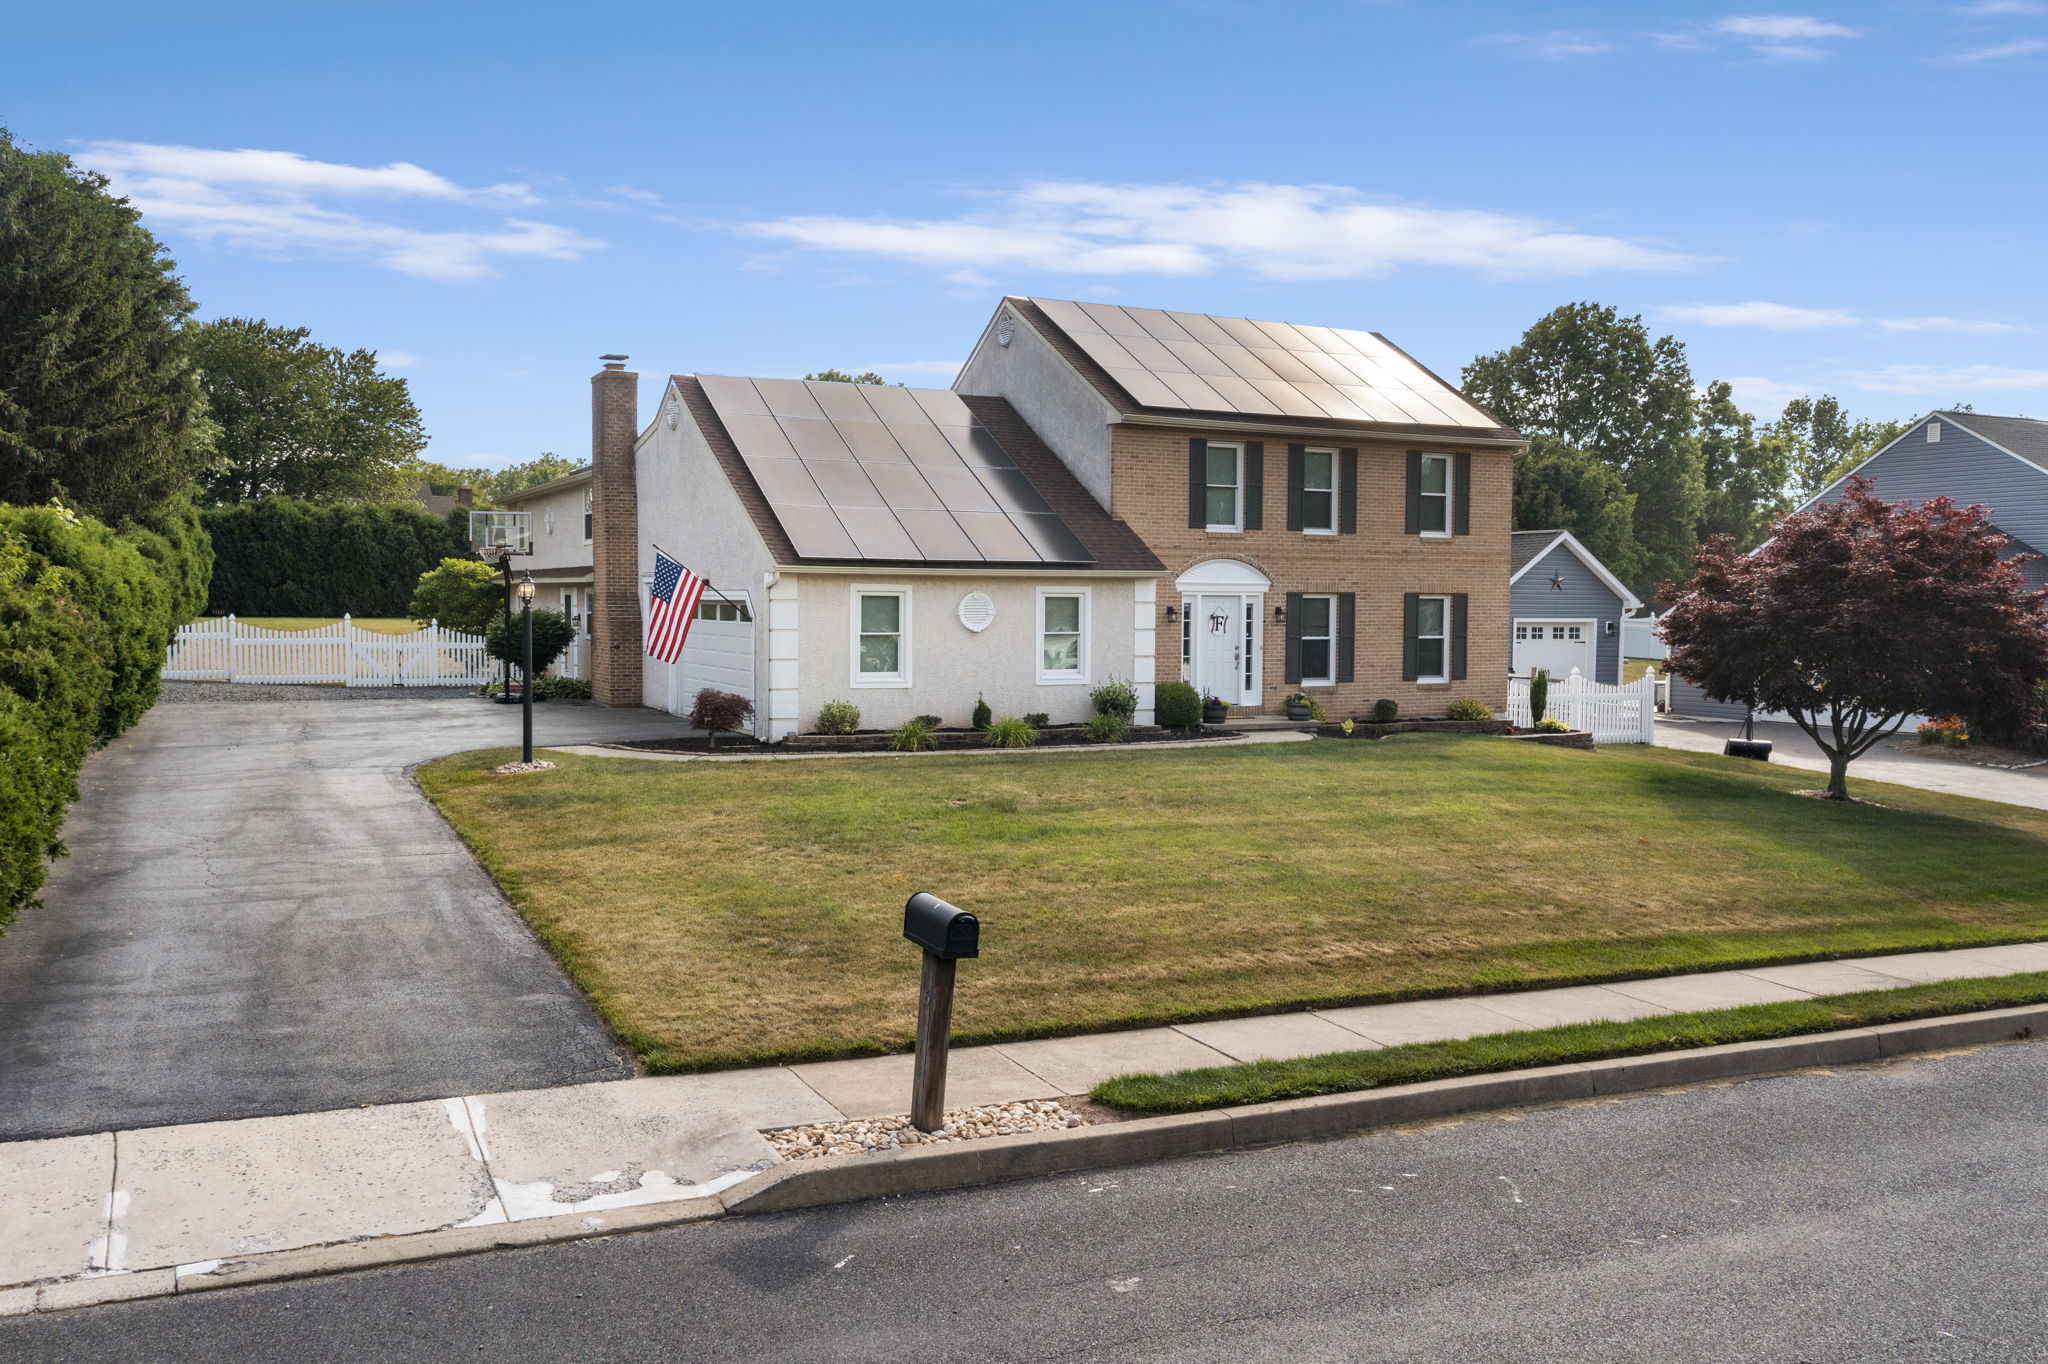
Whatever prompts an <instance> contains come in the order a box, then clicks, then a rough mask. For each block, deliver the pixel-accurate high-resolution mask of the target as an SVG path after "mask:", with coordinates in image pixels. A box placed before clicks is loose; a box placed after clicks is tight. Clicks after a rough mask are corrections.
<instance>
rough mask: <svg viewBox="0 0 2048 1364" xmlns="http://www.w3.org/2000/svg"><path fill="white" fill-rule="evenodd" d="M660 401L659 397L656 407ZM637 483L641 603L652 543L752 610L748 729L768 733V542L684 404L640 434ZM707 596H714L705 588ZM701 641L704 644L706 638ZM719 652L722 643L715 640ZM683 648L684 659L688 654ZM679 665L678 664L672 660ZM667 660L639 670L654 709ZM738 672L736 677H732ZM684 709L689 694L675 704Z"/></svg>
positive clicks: (666, 694) (666, 688)
mask: <svg viewBox="0 0 2048 1364" xmlns="http://www.w3.org/2000/svg"><path fill="white" fill-rule="evenodd" d="M666 406H667V403H666V397H664V401H663V409H664V411H665V409H666ZM634 476H635V478H636V480H637V483H638V486H639V510H640V572H639V579H640V583H641V587H640V605H641V609H642V611H643V612H644V611H645V610H646V606H647V589H646V583H647V581H648V580H649V579H650V578H652V577H653V576H654V547H655V546H656V545H660V546H661V548H663V549H664V550H666V551H668V553H669V554H670V555H671V556H673V557H674V558H676V559H677V560H679V561H680V562H681V563H682V564H683V565H684V566H685V567H686V568H689V569H691V570H692V571H694V572H697V573H701V574H703V575H704V576H705V578H706V579H708V580H709V582H710V584H711V586H713V587H715V588H717V589H718V590H719V591H720V592H722V593H724V594H725V595H726V596H727V597H730V598H732V599H733V600H735V601H743V602H745V603H746V604H747V606H748V609H749V610H750V611H751V612H752V614H753V616H754V621H755V628H754V630H753V646H752V647H753V652H754V661H753V670H752V675H753V678H754V696H753V701H754V707H755V710H756V716H755V721H754V724H755V731H754V732H755V733H756V734H759V735H763V736H765V735H766V734H767V733H768V707H767V704H766V701H767V697H766V695H765V689H764V687H763V686H762V679H763V678H765V677H766V676H767V674H768V667H767V638H768V631H767V630H766V629H765V628H763V626H762V624H761V621H762V618H763V616H764V615H765V614H766V613H765V610H764V607H765V606H766V602H767V584H768V578H769V575H770V574H772V573H773V572H774V569H775V563H774V560H773V559H772V558H771V557H770V556H769V553H768V547H767V546H766V545H765V544H763V543H762V541H761V536H760V534H759V532H757V531H756V530H755V529H754V522H753V518H752V517H751V516H749V515H748V514H747V509H746V508H745V507H744V506H742V505H741V504H740V499H739V495H738V494H737V493H735V492H734V491H733V488H732V484H731V483H730V482H728V481H727V480H726V477H725V472H724V470H722V469H721V468H720V467H719V466H718V461H717V459H716V457H715V456H713V455H712V453H711V450H710V447H708V446H707V445H706V444H705V443H704V437H703V433H701V432H700V431H698V429H697V427H696V424H695V423H694V422H692V421H691V420H690V414H689V411H688V409H687V408H684V409H680V410H679V412H678V419H677V421H676V424H675V426H674V427H673V428H671V427H670V426H669V424H668V421H667V419H666V416H665V415H657V416H656V418H655V421H654V422H653V424H652V425H650V426H649V427H648V429H647V432H646V433H645V434H644V435H642V436H641V438H640V443H639V445H638V447H637V449H636V454H635V460H634ZM705 600H706V601H715V600H717V597H716V596H715V595H714V594H712V593H710V592H706V593H705ZM706 642H707V643H709V642H711V641H710V640H709V637H708V636H707V641H706ZM717 642H718V644H719V645H720V648H721V649H724V648H727V647H729V645H728V642H727V641H725V640H723V639H721V640H719V641H717ZM687 647H688V646H686V659H687ZM676 666H678V667H681V666H683V665H682V664H678V665H676ZM669 672H670V665H668V664H666V663H663V662H662V661H661V660H659V659H655V658H649V659H646V660H644V661H643V663H642V667H641V704H643V705H646V706H649V707H651V708H653V709H655V710H668V709H670V705H671V693H672V688H671V681H670V677H669ZM735 675H737V674H735ZM682 706H683V708H684V709H687V708H688V698H687V697H685V698H684V699H683V702H682Z"/></svg>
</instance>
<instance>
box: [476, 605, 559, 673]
mask: <svg viewBox="0 0 2048 1364" xmlns="http://www.w3.org/2000/svg"><path fill="white" fill-rule="evenodd" d="M575 639H576V627H575V626H573V625H571V624H570V623H569V618H568V617H567V616H565V615H563V614H562V613H561V612H560V611H548V610H544V609H542V608H539V607H536V608H535V609H534V613H533V675H534V676H535V677H539V676H540V675H541V674H542V673H544V672H546V671H547V670H548V669H549V668H551V667H553V666H554V664H555V660H556V659H558V658H560V657H561V656H562V655H563V654H565V653H567V652H569V645H570V644H571V643H573V642H574V641H575ZM484 651H485V652H486V653H488V654H490V656H491V657H492V658H495V659H497V660H498V661H499V662H501V663H510V664H511V665H512V666H513V667H515V668H517V667H521V666H523V665H524V664H525V661H526V627H525V626H524V625H523V624H522V623H521V622H520V619H519V612H517V611H514V612H513V613H512V623H511V624H509V625H508V624H506V623H505V618H504V617H503V616H494V617H492V619H491V623H490V624H489V625H487V626H485V627H484Z"/></svg>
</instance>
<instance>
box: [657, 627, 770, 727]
mask: <svg viewBox="0 0 2048 1364" xmlns="http://www.w3.org/2000/svg"><path fill="white" fill-rule="evenodd" d="M668 678H669V682H668V708H669V713H670V714H672V715H685V714H688V713H689V710H690V706H691V704H692V703H693V702H694V701H695V700H696V699H697V693H698V692H700V691H702V690H703V689H704V688H706V687H716V688H717V689H718V690H720V691H729V692H736V693H738V694H739V695H741V696H744V697H746V698H747V699H748V700H749V701H752V700H754V622H753V619H752V617H751V615H750V613H749V612H748V610H747V608H746V607H745V606H743V605H738V604H735V603H732V602H713V601H707V602H702V603H699V605H698V607H697V620H696V622H695V623H694V624H692V625H691V626H690V638H689V640H688V641H687V642H686V643H685V644H684V645H683V657H682V662H681V663H679V664H678V665H677V666H676V667H673V668H671V669H669V674H668Z"/></svg>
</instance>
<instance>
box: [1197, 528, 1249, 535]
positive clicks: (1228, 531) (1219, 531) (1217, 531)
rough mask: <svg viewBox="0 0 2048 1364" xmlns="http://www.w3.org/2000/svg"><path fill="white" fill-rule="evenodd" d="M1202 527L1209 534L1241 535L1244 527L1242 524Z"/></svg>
mask: <svg viewBox="0 0 2048 1364" xmlns="http://www.w3.org/2000/svg"><path fill="white" fill-rule="evenodd" d="M1202 529H1203V530H1205V531H1207V532H1208V533H1209V534H1211V535H1242V534H1244V527H1243V526H1204V527H1202Z"/></svg>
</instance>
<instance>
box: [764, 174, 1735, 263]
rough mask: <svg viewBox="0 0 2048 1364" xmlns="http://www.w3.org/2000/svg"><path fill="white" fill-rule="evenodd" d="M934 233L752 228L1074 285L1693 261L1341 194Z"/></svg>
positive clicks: (1008, 207) (993, 219) (1026, 196)
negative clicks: (1232, 275)
mask: <svg viewBox="0 0 2048 1364" xmlns="http://www.w3.org/2000/svg"><path fill="white" fill-rule="evenodd" d="M990 197H991V198H992V199H993V200H994V203H995V206H994V207H993V208H992V209H990V210H989V211H986V212H982V213H973V214H966V215H963V216H960V217H957V218H950V219H938V220H901V219H875V218H843V217H833V216H825V215H814V216H802V217H791V218H781V219H777V220H774V221H772V222H757V223H751V224H748V225H747V226H746V227H745V229H744V230H746V231H748V232H751V233H754V234H756V235H758V236H764V237H771V238H775V239H778V240H781V241H787V242H793V243H795V244H797V245H800V246H806V247H811V248H813V249H817V250H825V251H841V252H855V253H863V254H868V255H876V256H885V257H888V258H890V259H893V260H899V261H906V262H909V263H910V264H913V265H920V266H925V267H927V268H930V269H936V270H944V271H948V272H950V273H953V274H954V275H955V277H959V276H960V275H962V274H973V273H974V272H978V271H1002V272H1016V271H1039V272H1046V273H1053V274H1074V275H1206V274H1212V273H1214V272H1216V271H1219V270H1240V271H1244V272H1246V273H1249V274H1253V275H1257V276H1261V277H1264V278H1267V279H1286V280H1310V279H1360V278H1367V277H1371V276H1375V275H1383V274H1386V273H1387V272H1388V271H1390V270H1394V269H1396V268H1399V267H1401V266H1407V265H1436V266H1447V267H1451V268H1457V269H1466V270H1475V271H1478V272H1480V273H1482V274H1486V275H1491V276H1528V275H1581V274H1591V273H1595V272H1599V271H1606V270H1640V271H1669V270H1686V269H1691V268H1693V267H1695V266H1697V265H1698V264H1700V262H1699V260H1698V259H1697V258H1695V257H1692V256H1688V255H1685V254H1683V253H1681V252H1677V251H1673V250H1670V249H1668V248H1666V247H1663V246H1659V245H1654V244H1649V243H1644V242H1636V241H1629V240H1626V239H1624V238H1620V237H1606V236H1594V235H1590V234H1586V233H1579V232H1571V231H1567V230H1565V229H1563V228H1561V227H1559V226H1557V225H1555V224H1552V223H1547V222H1543V221H1540V220H1538V219H1534V218H1524V217H1516V216H1513V215H1509V214H1502V213H1492V212H1486V211H1483V210H1478V209H1446V208H1435V207H1431V206H1429V205H1425V204H1414V203H1403V202H1400V201H1396V200H1392V199H1386V198H1378V197H1369V196H1367V195H1365V194H1362V193H1360V192H1359V191H1357V190H1354V189H1347V188H1344V187H1342V186H1336V185H1267V184H1257V183H1249V184H1239V185H1233V186H1227V187H1217V188H1202V187H1197V186H1189V185H1108V184H1096V183H1090V182H1078V181H1046V182H1040V183H1036V184H1029V185H1025V186H1022V187H1020V188H1018V189H1016V190H1011V191H1007V192H1004V193H1001V194H997V195H993V196H990Z"/></svg>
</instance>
